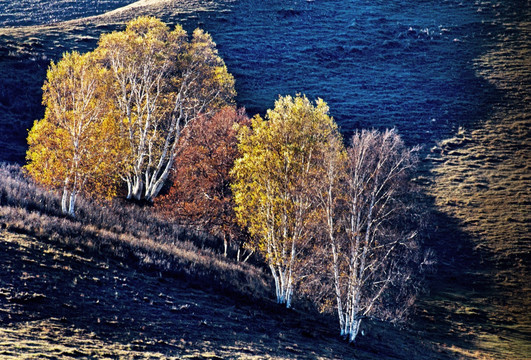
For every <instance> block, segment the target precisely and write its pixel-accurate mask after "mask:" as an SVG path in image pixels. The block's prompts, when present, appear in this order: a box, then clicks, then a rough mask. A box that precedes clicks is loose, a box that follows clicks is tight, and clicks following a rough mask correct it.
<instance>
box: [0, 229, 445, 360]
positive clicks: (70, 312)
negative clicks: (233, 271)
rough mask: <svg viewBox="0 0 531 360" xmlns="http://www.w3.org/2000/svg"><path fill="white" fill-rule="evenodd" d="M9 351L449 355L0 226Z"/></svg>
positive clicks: (1, 314)
mask: <svg viewBox="0 0 531 360" xmlns="http://www.w3.org/2000/svg"><path fill="white" fill-rule="evenodd" d="M0 249H1V251H0V263H1V264H2V267H1V270H0V324H1V325H0V357H1V358H2V359H10V358H20V357H21V356H25V357H26V358H37V357H43V358H72V357H73V358H76V357H77V358H86V357H93V358H98V359H99V358H108V357H112V358H151V359H153V358H160V359H166V358H179V359H181V358H191V359H221V358H223V359H226V358H229V359H294V358H297V359H355V358H360V359H379V358H397V359H411V358H415V359H422V358H425V359H429V358H434V357H437V358H445V355H444V354H442V353H441V354H435V353H433V351H432V350H431V349H430V348H429V347H426V346H425V345H423V344H421V343H420V342H418V341H417V340H415V338H414V336H413V334H411V333H408V332H404V333H403V334H401V332H400V330H399V329H398V328H390V327H388V326H385V325H383V324H368V325H367V327H366V331H367V332H369V334H368V335H367V336H365V337H363V338H362V339H361V340H360V342H359V344H358V347H357V348H355V347H353V346H350V345H348V344H347V343H346V342H343V341H342V340H341V339H340V338H339V337H338V336H336V332H337V326H336V324H335V321H334V320H335V319H332V318H324V317H321V316H318V315H315V316H312V315H308V314H305V313H304V312H300V311H295V310H289V311H288V310H285V309H282V308H281V307H278V306H277V305H276V304H274V303H272V302H270V301H264V302H262V303H260V304H251V303H248V302H246V301H244V300H239V299H233V298H229V297H226V296H223V295H219V294H216V293H212V292H206V291H203V290H202V289H199V288H191V287H190V286H188V284H187V283H186V282H185V281H182V280H178V279H173V278H164V277H160V276H159V274H156V273H148V272H145V271H141V270H135V269H132V268H129V267H127V266H125V265H123V264H121V263H120V262H117V261H114V260H112V259H104V258H99V257H97V256H93V255H91V254H86V253H82V252H80V251H79V250H75V249H67V248H63V247H61V246H58V245H57V244H56V243H52V242H50V241H46V240H42V239H37V238H34V237H30V236H27V235H20V234H13V233H9V232H6V231H3V232H0Z"/></svg>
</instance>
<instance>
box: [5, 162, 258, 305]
mask: <svg viewBox="0 0 531 360" xmlns="http://www.w3.org/2000/svg"><path fill="white" fill-rule="evenodd" d="M59 204H60V199H59V196H58V195H57V194H56V193H54V192H52V191H47V190H44V189H41V188H40V187H39V186H37V185H36V184H34V183H33V182H32V181H31V180H30V179H27V178H26V177H25V176H24V175H23V174H22V173H21V170H20V168H19V167H18V166H16V165H10V166H7V165H2V166H0V226H1V227H2V228H5V229H7V230H10V231H14V232H20V233H26V234H31V235H33V236H38V237H42V238H48V239H52V240H53V241H55V242H57V243H58V244H63V245H68V246H69V247H70V248H73V249H81V250H83V251H85V252H87V253H96V254H105V255H106V256H112V257H118V258H121V259H122V260H123V261H124V262H126V263H128V264H131V265H134V266H140V267H141V268H143V269H148V270H151V271H157V272H160V273H164V274H166V275H168V276H174V277H179V278H184V279H186V280H187V281H190V282H193V283H198V284H199V283H201V284H208V286H209V287H212V288H214V289H217V290H221V291H224V292H229V293H230V292H234V293H237V294H240V295H244V296H250V297H252V298H263V297H265V298H267V297H268V293H269V285H268V283H267V280H266V278H265V276H264V274H263V273H262V271H260V270H259V269H257V268H256V267H253V266H250V265H247V264H242V263H235V262H233V261H230V260H227V259H225V258H223V257H222V256H221V255H219V246H216V244H218V242H216V240H215V239H213V238H211V237H208V236H207V235H205V234H201V233H194V232H192V231H187V230H186V229H185V228H181V227H178V226H176V225H174V224H171V223H167V222H165V221H163V220H160V219H158V218H157V217H156V216H154V215H152V214H151V212H150V209H145V208H140V207H138V206H135V205H132V204H127V203H123V202H115V203H114V204H100V203H96V202H93V201H88V200H86V199H85V200H83V199H81V200H80V202H79V206H78V213H77V216H76V218H71V217H67V216H64V215H63V214H61V213H60V211H59V209H60V207H59ZM216 247H218V248H216Z"/></svg>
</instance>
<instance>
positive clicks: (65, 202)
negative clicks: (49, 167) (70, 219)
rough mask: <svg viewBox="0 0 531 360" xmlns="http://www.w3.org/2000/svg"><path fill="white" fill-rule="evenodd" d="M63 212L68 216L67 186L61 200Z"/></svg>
mask: <svg viewBox="0 0 531 360" xmlns="http://www.w3.org/2000/svg"><path fill="white" fill-rule="evenodd" d="M61 211H62V212H63V214H68V189H67V188H66V185H65V186H64V187H63V197H62V199H61Z"/></svg>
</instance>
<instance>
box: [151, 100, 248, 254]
mask: <svg viewBox="0 0 531 360" xmlns="http://www.w3.org/2000/svg"><path fill="white" fill-rule="evenodd" d="M249 124H250V120H249V118H248V117H247V116H246V115H245V112H244V111H243V109H242V110H236V109H235V108H232V107H225V108H223V109H222V110H220V111H218V112H217V113H216V114H215V115H214V116H212V117H208V116H201V117H199V118H198V119H197V120H196V121H194V122H193V123H192V124H191V125H190V126H189V127H188V128H187V129H186V130H185V131H184V132H183V134H182V135H181V143H180V145H179V147H178V150H177V152H176V155H175V167H174V168H175V170H174V171H173V172H172V176H171V188H170V190H169V192H168V194H167V195H164V196H161V197H160V198H159V199H157V200H156V201H155V205H156V207H157V208H158V209H159V211H161V212H162V213H164V214H165V215H166V216H168V217H170V218H172V219H174V220H175V221H178V222H181V223H186V224H188V225H194V226H197V227H199V228H202V229H206V230H208V231H209V232H211V233H212V234H214V235H216V236H219V237H221V238H223V239H224V253H225V255H226V254H227V248H228V245H229V242H231V241H232V242H236V243H237V245H238V254H240V253H241V251H242V250H243V249H242V248H241V245H242V241H243V238H242V236H243V235H242V231H241V228H240V227H239V226H238V224H237V222H236V216H235V213H234V201H233V198H232V191H231V188H230V184H231V178H230V175H229V172H230V170H231V169H232V167H233V166H234V160H235V159H236V158H237V157H238V154H239V152H238V147H237V137H236V135H237V132H238V129H239V128H240V127H241V126H248V125H249Z"/></svg>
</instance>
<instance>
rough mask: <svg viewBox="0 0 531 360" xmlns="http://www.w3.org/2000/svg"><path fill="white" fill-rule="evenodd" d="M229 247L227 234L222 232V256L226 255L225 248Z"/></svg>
mask: <svg viewBox="0 0 531 360" xmlns="http://www.w3.org/2000/svg"><path fill="white" fill-rule="evenodd" d="M228 247H229V241H228V240H227V234H223V256H224V257H227V248H228Z"/></svg>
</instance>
